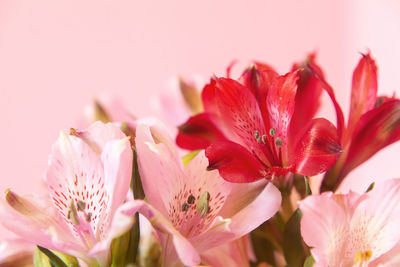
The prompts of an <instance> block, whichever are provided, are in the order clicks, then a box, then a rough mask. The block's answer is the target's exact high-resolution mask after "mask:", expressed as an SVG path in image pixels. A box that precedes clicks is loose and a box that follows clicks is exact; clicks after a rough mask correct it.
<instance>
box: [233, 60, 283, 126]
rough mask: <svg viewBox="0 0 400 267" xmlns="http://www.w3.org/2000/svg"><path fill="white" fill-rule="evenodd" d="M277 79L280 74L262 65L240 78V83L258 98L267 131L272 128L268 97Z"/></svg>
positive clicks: (248, 70)
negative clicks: (270, 125)
mask: <svg viewBox="0 0 400 267" xmlns="http://www.w3.org/2000/svg"><path fill="white" fill-rule="evenodd" d="M276 77H278V74H277V73H276V72H275V71H274V70H273V69H272V68H270V67H269V66H267V65H263V64H260V63H258V64H256V65H255V66H253V67H252V68H249V69H247V70H246V71H245V72H244V73H243V74H242V76H241V77H240V81H241V82H242V83H243V84H244V85H245V86H246V87H247V88H249V89H250V90H251V92H252V93H253V94H254V96H255V97H256V99H257V101H258V105H259V106H260V110H261V114H262V116H263V120H264V122H265V123H266V125H265V128H266V129H269V128H270V127H269V115H268V110H267V95H268V91H269V89H270V88H271V86H272V84H273V82H274V80H275V79H276Z"/></svg>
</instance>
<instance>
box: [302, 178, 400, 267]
mask: <svg viewBox="0 0 400 267" xmlns="http://www.w3.org/2000/svg"><path fill="white" fill-rule="evenodd" d="M399 202H400V179H392V180H387V181H385V182H383V183H381V184H378V185H376V186H375V188H374V189H373V190H372V191H370V192H368V193H364V194H362V195H359V194H357V193H354V192H349V193H348V194H346V195H342V194H333V193H331V192H327V193H323V194H322V195H314V196H310V197H308V198H306V199H305V200H303V201H301V202H300V209H301V211H302V213H303V218H302V220H301V234H302V236H303V239H304V241H305V242H306V244H307V245H308V246H310V247H311V248H312V249H311V253H312V255H313V257H314V259H315V260H316V263H317V265H315V266H378V263H379V264H383V263H384V262H386V261H389V260H390V258H391V257H388V255H386V254H387V253H391V254H390V255H395V254H397V253H399V252H400V246H399V245H398V244H399V241H400V231H399V230H398V227H399V224H400V216H399V215H400V206H399V205H398V204H399ZM396 245H397V246H396ZM398 260H399V259H397V263H399V261H398ZM392 261H394V259H392ZM385 266H386V265H385ZM392 266H394V265H392ZM396 266H398V265H396Z"/></svg>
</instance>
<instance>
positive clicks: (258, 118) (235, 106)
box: [216, 78, 272, 165]
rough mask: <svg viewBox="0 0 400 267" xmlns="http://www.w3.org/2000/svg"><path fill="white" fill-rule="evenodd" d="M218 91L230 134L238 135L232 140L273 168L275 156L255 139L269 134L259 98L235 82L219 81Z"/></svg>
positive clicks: (221, 111)
mask: <svg viewBox="0 0 400 267" xmlns="http://www.w3.org/2000/svg"><path fill="white" fill-rule="evenodd" d="M216 88H217V90H216V99H217V103H218V109H219V112H220V114H221V118H222V119H223V123H224V125H225V126H226V128H227V129H228V131H229V132H231V133H232V134H233V135H234V139H231V138H229V139H230V140H234V141H237V143H239V144H240V145H242V146H244V147H247V148H248V149H249V150H250V151H253V153H254V154H255V155H256V156H257V157H258V158H259V159H260V160H261V161H263V162H264V163H265V164H267V165H268V164H270V160H271V159H272V155H271V153H270V152H269V151H268V150H267V149H266V146H265V145H264V144H263V143H262V142H259V141H258V140H257V138H256V137H255V133H256V132H258V133H259V135H260V137H261V136H262V135H264V134H267V132H266V129H265V125H264V121H263V118H262V114H261V111H260V108H259V105H258V102H257V99H256V98H255V96H254V95H253V94H252V92H251V91H250V89H248V88H247V87H245V86H243V85H242V84H240V83H239V82H237V81H235V80H232V79H226V78H218V79H217V80H216Z"/></svg>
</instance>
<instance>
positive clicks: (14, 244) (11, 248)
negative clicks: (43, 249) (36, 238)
mask: <svg viewBox="0 0 400 267" xmlns="http://www.w3.org/2000/svg"><path fill="white" fill-rule="evenodd" d="M34 248H35V245H34V244H33V243H31V242H28V241H25V240H23V239H13V240H3V241H2V242H0V266H3V267H7V266H20V267H33V266H34V265H33V252H34Z"/></svg>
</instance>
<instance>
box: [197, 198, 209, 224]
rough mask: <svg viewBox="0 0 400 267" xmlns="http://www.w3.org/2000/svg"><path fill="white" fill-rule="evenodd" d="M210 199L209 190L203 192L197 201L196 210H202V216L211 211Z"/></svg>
mask: <svg viewBox="0 0 400 267" xmlns="http://www.w3.org/2000/svg"><path fill="white" fill-rule="evenodd" d="M209 200H210V193H208V192H207V191H206V192H204V193H203V194H201V196H200V197H199V200H198V201H197V205H196V210H197V211H198V212H201V218H203V217H204V216H206V214H207V213H208V211H209V208H210V207H209Z"/></svg>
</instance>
